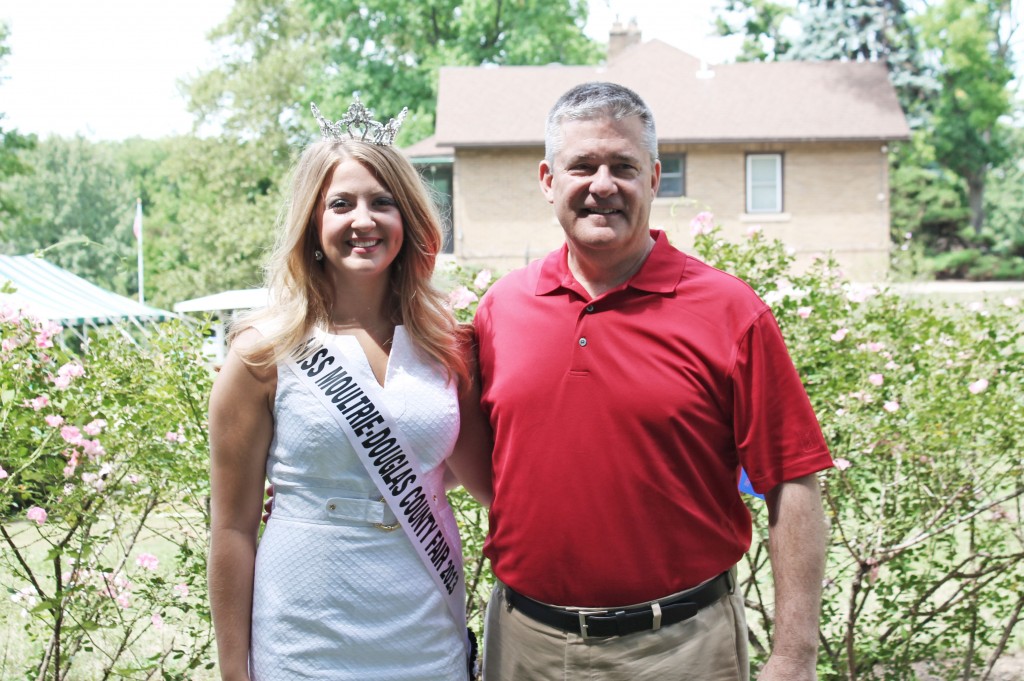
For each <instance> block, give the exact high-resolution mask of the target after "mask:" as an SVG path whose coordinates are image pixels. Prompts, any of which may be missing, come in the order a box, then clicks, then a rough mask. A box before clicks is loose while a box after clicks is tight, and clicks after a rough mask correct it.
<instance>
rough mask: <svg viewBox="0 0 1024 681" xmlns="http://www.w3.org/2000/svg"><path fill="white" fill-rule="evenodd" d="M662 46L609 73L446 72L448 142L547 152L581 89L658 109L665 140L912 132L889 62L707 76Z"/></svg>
mask: <svg viewBox="0 0 1024 681" xmlns="http://www.w3.org/2000/svg"><path fill="white" fill-rule="evenodd" d="M701 70H702V68H701V62H700V61H699V60H698V59H696V58H695V57H693V56H691V55H689V54H686V53H685V52H682V51H681V50H678V49H676V48H674V47H672V46H671V45H668V44H666V43H663V42H661V41H659V40H651V41H649V42H646V43H643V44H640V45H636V46H634V47H632V48H630V49H628V50H626V51H625V52H624V53H622V54H621V55H620V56H619V57H618V58H617V59H615V61H613V62H612V63H611V64H610V65H608V66H561V65H550V66H505V67H445V68H442V69H441V74H440V83H439V86H438V101H437V135H436V139H437V142H438V143H439V144H442V145H451V146H455V147H465V146H525V145H538V144H542V143H543V139H544V118H545V116H546V115H547V112H548V109H550V108H551V105H552V104H554V103H555V100H556V99H558V97H559V96H560V95H561V94H562V93H563V92H565V91H566V90H568V89H569V88H570V87H572V86H573V85H576V84H578V83H584V82H588V81H594V80H607V81H612V82H615V83H620V84H622V85H625V86H627V87H629V88H632V89H633V90H635V91H636V92H637V93H639V94H640V96H641V97H643V98H644V100H645V101H646V102H647V104H648V105H649V106H650V107H651V109H652V110H653V111H654V117H655V121H656V122H657V128H658V139H659V141H661V142H662V143H673V142H679V143H699V142H749V141H767V140H778V141H822V140H830V141H842V140H880V141H884V140H896V139H907V138H908V137H909V135H910V130H909V127H908V126H907V121H906V118H905V116H904V115H903V111H902V110H901V109H900V106H899V102H898V101H897V99H896V91H895V90H894V89H893V87H892V85H891V84H890V83H889V78H888V74H887V69H886V67H885V65H884V64H881V63H857V62H771V63H741V64H724V65H717V66H713V67H709V68H708V69H705V70H704V74H703V75H704V76H707V75H709V74H713V76H712V77H699V76H698V72H699V71H701Z"/></svg>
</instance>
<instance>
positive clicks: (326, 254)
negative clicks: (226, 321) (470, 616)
mask: <svg viewBox="0 0 1024 681" xmlns="http://www.w3.org/2000/svg"><path fill="white" fill-rule="evenodd" d="M313 112H314V115H316V116H317V119H318V121H319V122H320V125H321V131H322V132H323V133H324V138H325V139H323V140H321V141H318V142H315V143H313V144H312V145H310V146H309V147H308V148H307V149H306V150H305V151H304V152H303V154H302V156H301V158H300V159H299V161H298V163H297V165H296V168H295V170H294V177H293V182H292V192H291V198H290V202H289V208H288V211H287V216H286V218H285V221H284V224H283V226H282V230H281V233H280V236H279V238H278V243H277V246H276V248H275V251H274V253H273V255H272V257H271V260H270V265H269V267H268V288H269V291H270V301H271V302H270V305H269V306H268V308H267V309H265V310H264V311H262V312H260V313H257V314H254V315H251V316H250V317H249V318H247V319H246V320H244V321H243V322H242V323H240V324H238V325H237V328H238V329H240V330H239V331H238V332H237V334H236V335H235V336H234V338H233V341H232V346H231V350H230V352H229V354H228V358H227V360H226V362H225V364H224V367H223V368H222V369H221V372H220V375H219V376H218V378H217V380H216V382H215V384H214V388H213V392H212V395H211V397H210V452H211V495H212V506H211V527H212V537H211V549H210V564H209V584H210V599H211V606H212V610H213V619H214V625H215V629H216V634H217V644H218V649H219V661H220V671H221V675H222V678H224V679H226V680H227V679H232V680H233V679H246V680H248V679H252V680H253V681H260V680H261V679H266V680H270V679H295V678H322V679H331V680H332V681H336V680H338V679H393V680H398V679H422V680H427V679H430V680H436V679H464V678H466V675H467V664H466V650H467V646H466V640H465V636H466V632H465V628H464V626H463V625H462V624H461V623H459V617H458V613H457V612H455V611H457V610H458V609H460V608H464V607H465V605H464V603H458V604H457V606H453V603H455V602H456V601H457V600H459V599H458V598H454V600H453V596H457V595H458V594H459V593H460V592H459V591H458V590H457V589H456V590H453V589H452V587H453V586H454V585H455V582H457V580H458V579H459V578H460V577H461V574H460V573H459V570H458V569H457V565H458V561H457V560H455V562H454V563H453V562H452V556H450V555H448V553H449V552H448V551H447V549H445V550H444V551H441V548H442V547H441V544H443V543H444V540H445V538H447V540H450V543H453V545H454V548H453V549H452V551H451V553H458V552H459V548H458V537H457V534H458V532H457V528H455V527H454V519H453V518H452V517H451V511H450V509H449V508H448V506H447V502H446V501H445V499H444V493H443V487H441V488H440V492H439V493H437V492H435V493H434V494H433V506H431V508H432V509H433V510H432V511H431V513H432V514H433V515H431V514H430V513H427V512H426V507H427V506H429V505H430V504H428V503H427V498H428V496H429V495H427V494H424V493H422V492H420V491H419V490H421V489H437V488H436V484H437V483H438V481H439V479H440V478H441V477H443V475H444V473H446V472H447V471H448V470H450V471H451V472H453V473H454V474H455V476H456V477H457V478H458V479H459V480H460V481H461V482H462V483H463V484H464V485H465V486H466V488H467V489H468V490H469V491H470V492H471V493H473V494H474V496H476V497H477V498H478V499H480V500H481V501H483V502H485V503H486V502H487V501H489V495H490V479H489V478H490V468H489V465H490V464H489V461H488V458H487V457H488V453H489V451H490V449H489V447H490V440H489V438H490V434H489V430H488V428H487V425H486V422H485V421H484V420H483V419H482V417H481V414H480V412H479V403H478V393H477V391H476V386H475V385H474V384H473V381H472V378H471V375H472V371H471V368H470V364H471V362H470V361H469V358H470V357H469V356H470V354H471V353H470V352H469V351H468V348H469V345H470V344H469V342H468V339H467V337H466V334H465V333H464V332H462V331H460V330H459V329H457V327H456V323H455V321H454V319H453V318H452V317H451V315H450V313H448V312H447V311H446V309H445V307H444V305H443V302H442V298H441V296H440V294H439V293H438V292H437V291H436V290H435V289H433V288H432V286H431V284H430V277H431V275H432V272H433V266H434V260H435V257H436V254H437V252H438V250H439V248H440V246H441V232H440V229H439V227H438V220H437V217H436V214H435V212H434V210H433V207H432V205H431V203H430V199H429V198H428V195H427V193H426V191H425V189H424V186H423V184H422V182H421V180H420V179H419V176H418V175H417V173H416V171H415V170H414V169H413V168H412V166H411V165H410V164H409V162H408V161H407V160H406V159H405V158H404V157H403V156H402V155H401V154H400V153H399V152H398V151H397V150H396V149H395V148H394V147H392V146H390V143H391V142H392V141H393V139H394V134H395V133H396V132H397V126H398V125H399V124H400V121H401V118H399V121H398V122H396V121H394V120H392V121H391V122H389V124H388V125H387V126H382V125H381V124H379V123H377V122H376V121H373V120H372V116H371V113H370V112H369V111H367V110H366V109H364V108H363V107H362V106H361V105H360V104H359V103H358V100H357V101H356V102H355V103H353V105H352V107H350V109H349V112H348V114H347V115H346V117H345V118H344V119H342V120H341V121H339V122H338V123H336V124H333V123H330V122H329V121H325V120H324V119H323V118H322V117H321V116H320V115H319V112H318V111H317V109H316V107H315V106H314V107H313ZM403 114H404V112H403ZM328 354H331V358H330V362H333V361H334V360H337V364H336V365H333V366H327V364H329V363H330V362H328V361H327V360H325V359H323V358H324V357H326V356H327V355H328ZM339 367H344V370H339ZM323 369H329V370H330V372H331V373H327V372H324V373H322V374H317V373H316V372H318V371H320V370H323ZM350 378H351V379H352V380H354V381H355V382H354V383H352V385H351V386H350V385H349V384H348V383H347V382H343V379H344V381H348V380H349V379H350ZM342 385H344V386H346V387H345V392H342V391H341V388H342ZM321 389H323V390H321ZM318 391H320V392H323V394H319V395H318ZM324 391H326V392H324ZM349 396H353V397H352V399H349ZM359 396H361V398H360V399H362V400H363V401H364V402H365V403H366V404H369V405H370V406H369V407H359V404H357V402H359V400H356V399H355V397H359ZM342 397H344V398H345V400H346V401H344V402H343V401H342V400H341V398H342ZM332 399H333V400H334V401H333V402H332V401H331V400H332ZM350 404H351V405H353V406H349V405H350ZM357 407H359V408H358V409H357ZM367 409H370V411H366V410H367ZM378 410H379V411H378ZM343 413H344V416H342V414H343ZM460 414H461V427H460ZM364 415H365V417H364ZM353 428H355V430H352V429H353ZM391 431H395V432H396V433H400V434H401V435H402V436H403V437H404V441H403V442H404V445H403V446H402V447H398V445H393V446H391V448H390V449H389V450H387V451H388V452H391V453H390V454H388V453H387V452H384V450H383V446H384V445H383V444H381V440H382V439H383V438H384V436H385V435H386V434H388V433H390V432H391ZM389 442H390V440H389ZM367 443H372V444H373V445H374V446H376V445H380V446H377V447H376V449H375V450H374V451H373V452H369V453H368V454H366V456H362V455H361V452H362V450H361V449H360V447H361V446H365V447H369V446H370V445H369V444H367ZM384 444H386V443H384ZM382 452H384V453H382ZM406 456H408V458H409V459H415V461H417V462H418V466H419V470H418V472H415V471H414V469H410V470H405V469H404V468H403V469H401V473H399V471H398V470H396V466H397V465H398V464H397V463H395V462H396V461H398V462H401V463H402V464H403V465H405V463H407V462H406ZM384 460H387V461H389V462H390V463H389V464H383V463H382V461H384ZM372 462H375V463H372ZM414 463H415V462H412V463H409V465H410V466H412V465H414ZM445 464H447V468H446V465H445ZM375 465H376V466H377V467H375ZM374 476H376V478H375V477H374ZM264 477H266V478H267V479H269V481H270V482H271V483H272V484H273V485H274V489H275V500H274V512H273V515H272V517H271V519H270V520H269V522H268V523H267V526H266V529H265V531H264V533H263V536H262V538H261V539H260V540H259V550H258V551H257V530H258V527H259V523H260V514H261V508H262V506H261V505H262V500H263V487H264ZM382 480H383V481H384V482H381V481H382ZM410 483H411V484H410ZM428 483H429V484H434V485H435V487H434V488H430V487H429V484H428ZM407 488H408V489H407ZM414 493H417V494H419V497H418V498H415V497H413V496H412V495H413V494H414ZM389 495H392V496H393V498H392V496H389ZM385 497H387V498H388V501H385V500H384V499H385ZM438 497H440V498H438ZM399 499H402V500H403V501H398V500H399ZM410 499H413V500H416V501H418V502H419V503H418V504H414V503H406V502H407V501H409V500H410ZM413 509H416V510H415V511H414V510H413ZM428 515H429V516H430V517H427V516H428ZM403 520H404V521H405V525H404V526H401V527H400V525H402V521H403ZM435 527H436V528H437V529H436V530H435ZM452 535H454V537H453V536H452ZM427 537H429V540H428V539H427ZM421 540H422V545H420V544H418V541H421ZM446 587H447V591H449V592H451V593H446ZM463 617H464V615H463Z"/></svg>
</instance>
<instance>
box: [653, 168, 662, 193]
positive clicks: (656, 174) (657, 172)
mask: <svg viewBox="0 0 1024 681" xmlns="http://www.w3.org/2000/svg"><path fill="white" fill-rule="evenodd" d="M660 184H661V161H660V160H657V161H655V162H654V168H653V169H652V172H651V196H657V195H658V186H659V185H660Z"/></svg>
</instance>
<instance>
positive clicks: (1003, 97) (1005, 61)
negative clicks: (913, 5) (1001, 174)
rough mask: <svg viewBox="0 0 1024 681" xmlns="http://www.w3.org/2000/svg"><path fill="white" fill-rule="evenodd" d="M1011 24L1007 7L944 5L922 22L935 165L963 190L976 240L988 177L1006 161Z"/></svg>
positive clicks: (963, 2)
mask: <svg viewBox="0 0 1024 681" xmlns="http://www.w3.org/2000/svg"><path fill="white" fill-rule="evenodd" d="M1009 17H1010V2H1009V0H987V1H975V0H944V1H943V2H940V3H938V4H935V5H932V6H931V7H929V8H928V10H927V11H926V12H925V14H924V15H923V16H922V18H921V29H922V33H923V36H924V41H925V44H926V45H927V46H928V47H929V48H931V49H932V50H933V51H934V58H935V59H936V61H937V63H938V68H939V71H940V76H939V77H940V80H941V83H942V91H941V93H940V94H939V96H938V99H937V101H936V104H935V107H934V109H933V112H934V117H933V119H932V124H933V126H934V128H933V134H932V143H933V145H934V146H935V153H936V157H937V159H938V160H939V162H940V163H942V164H943V165H945V166H946V167H947V168H949V169H951V170H952V171H953V172H955V173H956V174H957V175H959V176H960V177H961V178H963V180H964V181H965V182H966V183H967V192H968V205H969V206H970V210H971V225H972V226H973V227H974V230H975V232H976V233H978V234H980V232H981V229H982V226H983V225H984V222H985V207H984V200H985V178H986V175H987V173H988V171H989V170H990V169H991V168H992V167H993V166H994V165H998V164H1000V163H1002V162H1003V161H1004V160H1006V159H1007V157H1008V147H1007V143H1006V136H1007V134H1008V131H1007V127H1006V125H1005V124H1004V123H1002V122H1001V120H1000V119H1001V118H1003V117H1004V116H1006V115H1008V114H1009V113H1010V112H1011V110H1012V105H1011V100H1010V94H1009V90H1008V85H1009V83H1010V82H1011V81H1012V80H1013V69H1012V55H1011V52H1010V47H1009V40H1008V35H1007V33H1008V31H1006V30H1005V24H1006V23H1007V22H1008V21H1009ZM1001 24H1002V25H1003V26H1002V28H1004V30H1000V29H1001Z"/></svg>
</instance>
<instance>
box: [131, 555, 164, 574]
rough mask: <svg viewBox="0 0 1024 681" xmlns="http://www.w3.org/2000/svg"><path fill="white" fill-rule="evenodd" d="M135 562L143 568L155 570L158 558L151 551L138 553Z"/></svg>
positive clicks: (158, 562) (157, 565)
mask: <svg viewBox="0 0 1024 681" xmlns="http://www.w3.org/2000/svg"><path fill="white" fill-rule="evenodd" d="M135 562H136V563H138V564H139V566H140V567H142V568H143V569H145V570H156V569H157V567H159V565H160V560H159V559H158V558H157V557H156V556H154V555H153V554H152V553H140V554H139V556H138V558H136V559H135Z"/></svg>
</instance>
